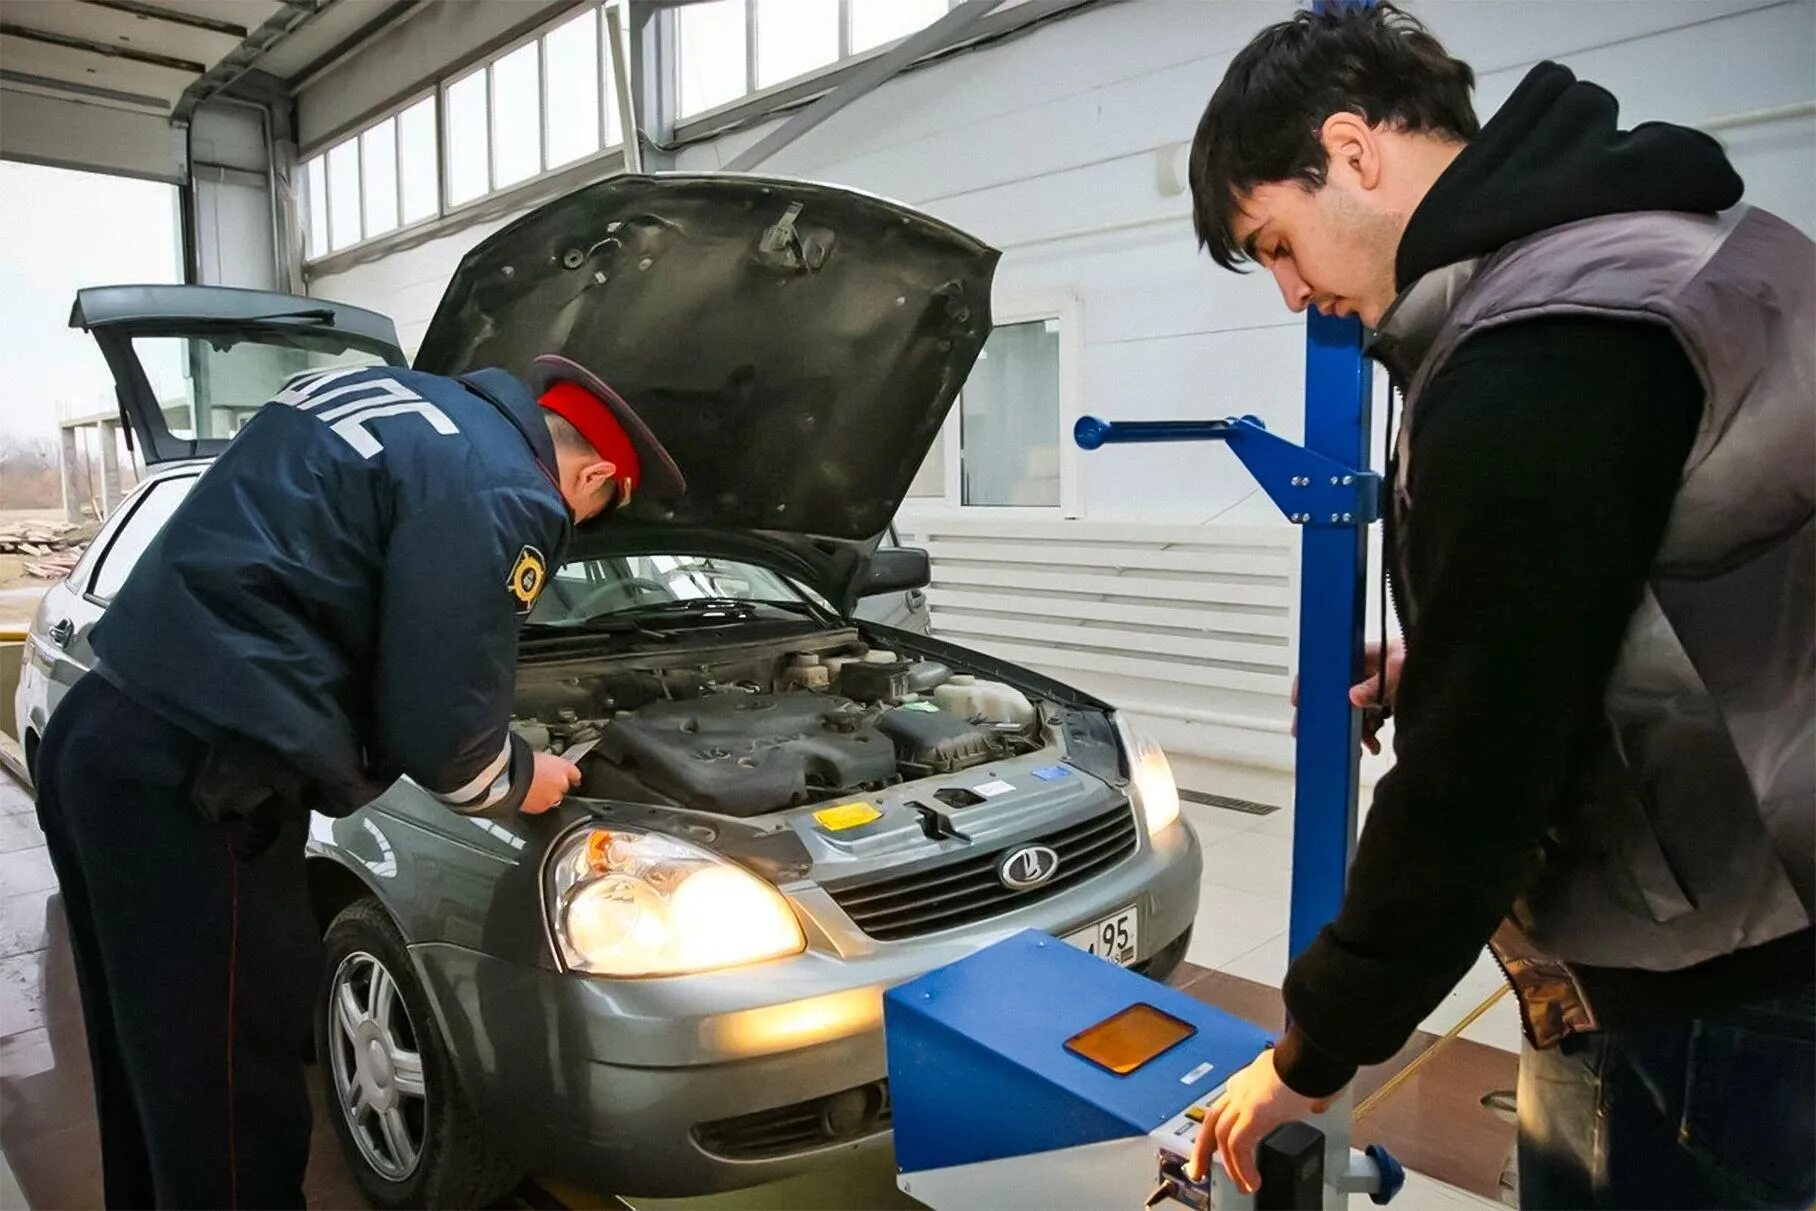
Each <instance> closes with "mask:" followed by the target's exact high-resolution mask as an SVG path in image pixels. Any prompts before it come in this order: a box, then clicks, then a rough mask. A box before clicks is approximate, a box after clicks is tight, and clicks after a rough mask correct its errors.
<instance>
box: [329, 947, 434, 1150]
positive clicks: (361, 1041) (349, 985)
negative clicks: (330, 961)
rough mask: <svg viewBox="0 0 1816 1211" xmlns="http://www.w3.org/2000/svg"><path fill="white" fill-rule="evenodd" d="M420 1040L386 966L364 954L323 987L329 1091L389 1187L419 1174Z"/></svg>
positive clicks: (423, 1127)
mask: <svg viewBox="0 0 1816 1211" xmlns="http://www.w3.org/2000/svg"><path fill="white" fill-rule="evenodd" d="M417 1038H418V1036H417V1034H416V1027H415V1024H414V1023H413V1022H411V1021H410V1014H409V1011H408V1010H407V1009H406V1008H405V1006H404V999H403V996H402V995H401V994H400V992H399V989H398V987H397V980H396V978H395V977H394V976H392V974H391V972H390V970H389V969H387V968H386V967H385V965H384V963H383V962H381V961H380V960H379V959H378V958H377V957H376V956H374V955H371V954H369V953H367V952H365V951H363V950H362V951H356V952H354V953H353V954H350V955H348V956H347V957H346V958H344V959H342V960H341V962H340V966H339V967H338V968H336V969H335V972H334V978H333V979H332V980H330V981H329V982H328V1043H329V1046H328V1051H329V1062H330V1063H329V1066H330V1068H331V1070H332V1076H333V1090H332V1092H333V1093H334V1096H335V1101H336V1103H337V1105H338V1106H339V1108H340V1113H341V1117H342V1119H343V1121H345V1123H346V1124H347V1127H348V1131H349V1134H351V1135H352V1137H353V1142H354V1143H355V1144H356V1145H358V1147H359V1151H360V1155H361V1156H362V1157H363V1158H364V1159H365V1161H366V1163H367V1164H368V1165H370V1166H371V1167H372V1168H373V1170H374V1171H376V1172H377V1173H378V1174H379V1175H380V1176H381V1177H383V1178H385V1179H386V1180H388V1181H394V1182H401V1181H404V1180H406V1179H407V1178H409V1176H410V1175H411V1174H412V1173H414V1172H416V1167H417V1166H418V1165H419V1164H421V1163H422V1153H423V1143H424V1141H425V1140H426V1139H427V1138H428V1126H429V1101H428V1089H427V1086H426V1085H425V1084H424V1081H423V1066H422V1050H421V1047H420V1045H419V1043H418V1041H417Z"/></svg>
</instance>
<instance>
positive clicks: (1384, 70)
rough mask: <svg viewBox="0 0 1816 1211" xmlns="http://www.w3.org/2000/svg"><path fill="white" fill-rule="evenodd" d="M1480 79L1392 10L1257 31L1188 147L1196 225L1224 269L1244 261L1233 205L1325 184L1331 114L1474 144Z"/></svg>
mask: <svg viewBox="0 0 1816 1211" xmlns="http://www.w3.org/2000/svg"><path fill="white" fill-rule="evenodd" d="M1474 87H1475V72H1474V71H1472V70H1470V67H1469V64H1467V63H1465V62H1463V61H1462V60H1461V59H1453V58H1451V57H1450V55H1449V53H1448V52H1447V51H1445V49H1444V46H1443V44H1442V43H1440V42H1439V41H1438V40H1437V39H1436V38H1434V37H1432V35H1431V33H1430V32H1429V31H1428V30H1427V29H1426V28H1425V26H1424V25H1422V24H1420V22H1419V21H1418V20H1417V19H1416V18H1414V17H1411V16H1408V15H1407V14H1406V13H1403V12H1401V11H1400V10H1399V9H1397V8H1395V7H1394V6H1393V5H1391V4H1377V5H1372V6H1363V5H1359V4H1355V3H1353V2H1349V3H1345V2H1341V0H1339V2H1338V3H1334V4H1326V5H1321V6H1320V7H1319V8H1318V9H1316V10H1305V9H1302V10H1300V11H1299V12H1297V13H1294V14H1293V17H1292V20H1290V21H1282V22H1281V23H1280V24H1278V25H1270V26H1269V27H1268V28H1266V29H1264V30H1262V31H1261V32H1260V33H1259V34H1256V35H1255V37H1254V39H1253V40H1252V41H1250V42H1249V44H1248V45H1247V46H1245V47H1243V48H1242V50H1241V52H1240V53H1238V54H1237V56H1236V57H1235V58H1234V59H1233V60H1231V61H1230V67H1229V70H1228V71H1227V72H1225V73H1224V75H1223V83H1221V84H1219V85H1218V86H1217V91H1216V92H1214V93H1212V94H1211V103H1210V104H1209V105H1207V106H1205V108H1204V117H1202V118H1200V119H1199V121H1198V133H1197V135H1195V136H1194V137H1193V139H1192V158H1191V182H1192V226H1193V227H1194V228H1196V229H1197V232H1198V243H1199V245H1200V246H1201V247H1203V248H1205V249H1207V250H1208V251H1209V252H1210V254H1211V259H1212V260H1214V261H1216V262H1217V263H1218V264H1219V265H1221V266H1223V267H1224V268H1225V269H1236V268H1237V267H1238V266H1239V265H1240V263H1241V262H1242V261H1244V260H1246V259H1248V258H1247V254H1246V253H1245V252H1244V251H1243V249H1242V248H1241V246H1240V245H1238V244H1237V243H1236V241H1235V239H1234V237H1233V236H1232V235H1231V233H1230V228H1231V223H1232V220H1233V219H1234V217H1235V214H1236V210H1237V206H1236V198H1237V196H1238V195H1240V194H1245V193H1247V192H1248V191H1249V190H1251V189H1253V188H1255V186H1257V185H1263V184H1268V183H1270V182H1275V181H1298V182H1300V183H1302V184H1303V185H1305V186H1306V187H1308V188H1317V187H1319V186H1322V185H1323V184H1324V179H1325V172H1326V170H1327V169H1328V168H1329V167H1330V160H1329V157H1328V156H1327V155H1326V154H1325V151H1324V144H1323V141H1322V139H1321V138H1320V133H1319V132H1320V131H1321V129H1322V128H1323V126H1324V120H1325V119H1326V118H1328V117H1330V116H1331V115H1332V114H1335V113H1354V114H1360V115H1361V116H1362V117H1363V118H1364V119H1366V120H1367V121H1368V124H1369V125H1370V126H1378V125H1381V124H1382V123H1387V124H1388V125H1390V126H1392V127H1394V128H1396V129H1399V130H1404V131H1425V132H1429V133H1431V134H1435V135H1445V136H1448V137H1450V138H1453V139H1458V140H1465V141H1466V140H1468V139H1472V138H1474V137H1475V135H1476V132H1477V131H1478V130H1480V129H1481V126H1480V123H1478V122H1477V121H1476V116H1475V107H1474V106H1473V105H1472V104H1471V103H1470V100H1469V94H1470V90H1471V89H1473V88H1474Z"/></svg>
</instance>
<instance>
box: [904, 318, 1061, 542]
mask: <svg viewBox="0 0 1816 1211" xmlns="http://www.w3.org/2000/svg"><path fill="white" fill-rule="evenodd" d="M1084 310H1085V306H1084V299H1083V298H1081V297H1080V296H1079V295H1078V293H1077V292H1076V291H1073V290H1042V291H1033V292H1029V293H1026V294H1019V295H1014V296H1011V297H1009V298H1007V299H1002V300H998V301H997V302H994V303H992V304H991V308H990V311H991V326H992V328H1006V327H1008V326H1009V325H1011V324H1033V323H1043V322H1049V321H1050V322H1053V323H1057V324H1058V325H1059V334H1058V335H1059V434H1058V438H1059V504H1057V505H971V504H966V503H965V483H964V466H965V464H964V457H965V452H964V436H963V434H964V423H963V419H962V409H963V407H964V388H963V387H961V388H959V394H958V396H957V397H956V398H954V399H953V401H952V410H951V411H950V412H948V413H947V414H946V420H945V423H944V424H942V425H941V426H940V435H939V438H938V439H937V440H936V442H935V443H934V448H933V450H932V451H930V452H929V453H930V455H932V454H937V456H938V457H939V459H940V469H941V472H942V474H941V482H942V483H943V485H944V488H945V490H944V492H943V493H941V494H940V495H938V496H909V497H906V498H905V499H904V500H903V501H902V507H903V508H912V507H915V506H917V505H918V506H919V507H921V508H933V509H942V510H943V509H951V510H961V511H963V512H964V513H965V514H967V515H968V516H979V517H981V516H989V517H998V518H1007V519H1015V518H1024V519H1045V520H1052V519H1054V518H1063V519H1065V520H1067V521H1072V520H1075V519H1077V518H1079V517H1082V516H1083V515H1084V504H1085V502H1084V486H1083V480H1082V477H1081V476H1080V474H1079V470H1080V466H1079V449H1078V443H1077V442H1075V441H1073V440H1072V427H1073V426H1074V425H1076V424H1077V423H1078V418H1079V417H1081V416H1083V415H1084V360H1085V359H1084V349H1085V316H1084Z"/></svg>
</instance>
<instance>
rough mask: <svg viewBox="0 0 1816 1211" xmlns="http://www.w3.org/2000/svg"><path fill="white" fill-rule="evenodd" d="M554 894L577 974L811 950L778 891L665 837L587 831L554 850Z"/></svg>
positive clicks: (667, 971)
mask: <svg viewBox="0 0 1816 1211" xmlns="http://www.w3.org/2000/svg"><path fill="white" fill-rule="evenodd" d="M547 893H548V895H547V903H548V911H549V917H550V924H551V926H552V928H553V932H554V935H555V942H556V945H557V946H558V947H559V948H560V950H561V956H562V959H563V960H564V961H565V962H566V964H567V966H568V967H569V968H570V969H571V970H574V971H586V972H591V973H593V974H594V975H607V976H672V975H685V974H687V973H689V972H698V971H710V970H713V969H714V968H720V967H734V966H737V965H739V964H741V963H756V962H760V961H762V960H764V959H774V958H780V957H781V956H783V955H791V954H799V953H800V952H801V951H803V950H805V949H806V948H807V940H806V938H804V937H803V936H802V934H801V924H800V922H799V921H797V920H795V915H794V911H793V910H792V909H790V908H789V906H788V901H787V900H785V899H783V898H782V895H781V893H780V892H778V891H776V889H775V888H774V887H771V886H770V885H769V884H767V883H765V882H763V881H762V880H761V879H759V878H757V877H756V876H755V875H752V874H750V873H748V872H746V871H744V870H742V869H740V868H738V867H736V866H733V865H731V864H730V863H729V862H726V861H725V860H724V859H722V858H719V857H717V856H715V855H714V854H711V853H709V852H707V851H706V850H704V849H699V848H697V847H695V846H692V845H689V844H687V843H686V842H684V841H678V840H676V839H675V838H673V837H665V836H662V835H661V834H659V833H644V832H637V831H635V830H632V829H623V828H612V829H605V828H583V829H580V830H579V831H578V832H575V833H573V834H572V835H571V836H569V837H567V838H566V839H565V840H563V841H562V842H561V844H560V845H559V846H558V847H557V848H556V850H555V853H554V855H553V857H552V858H551V860H550V863H549V874H548V887H547Z"/></svg>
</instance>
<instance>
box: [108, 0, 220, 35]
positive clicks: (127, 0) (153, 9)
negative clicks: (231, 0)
mask: <svg viewBox="0 0 1816 1211" xmlns="http://www.w3.org/2000/svg"><path fill="white" fill-rule="evenodd" d="M82 3H84V4H92V5H93V6H94V7H96V8H107V9H112V10H113V11H114V12H116V13H126V14H129V15H130V16H134V17H144V18H145V19H146V20H148V21H168V22H169V23H170V24H172V25H185V26H188V27H189V28H190V29H203V30H207V31H208V32H209V33H211V34H225V35H227V36H228V37H230V38H244V37H245V36H246V33H247V30H246V27H245V26H243V25H235V24H234V23H233V22H231V21H217V20H215V19H214V18H213V17H203V16H199V15H197V14H195V13H186V12H183V11H182V10H180V9H174V8H164V7H162V6H161V5H157V4H148V3H146V2H145V0H82Z"/></svg>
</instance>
